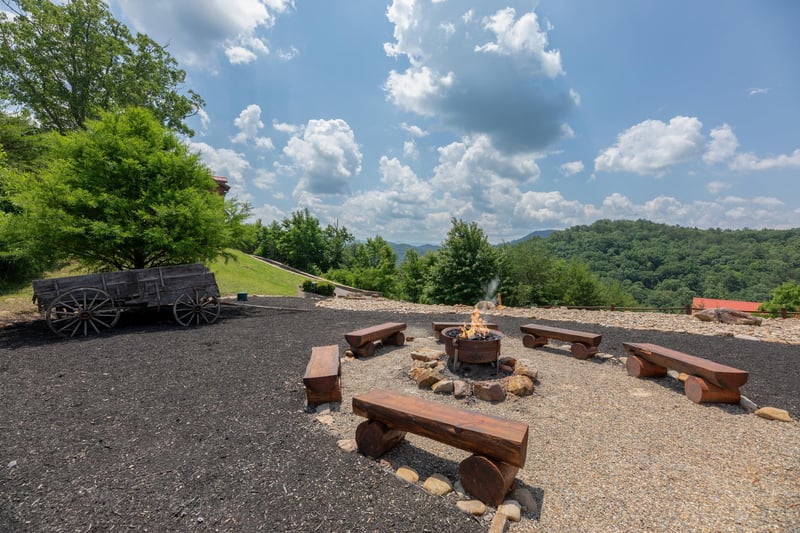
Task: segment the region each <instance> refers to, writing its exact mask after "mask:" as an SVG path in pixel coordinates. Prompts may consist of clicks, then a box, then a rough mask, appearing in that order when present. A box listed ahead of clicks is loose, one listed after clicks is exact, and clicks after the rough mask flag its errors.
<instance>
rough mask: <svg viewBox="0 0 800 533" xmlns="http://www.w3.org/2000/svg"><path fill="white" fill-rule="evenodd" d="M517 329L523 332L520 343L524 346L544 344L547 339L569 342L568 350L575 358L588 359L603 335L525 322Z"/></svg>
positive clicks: (531, 346) (530, 346) (594, 351)
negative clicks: (570, 344) (570, 345)
mask: <svg viewBox="0 0 800 533" xmlns="http://www.w3.org/2000/svg"><path fill="white" fill-rule="evenodd" d="M519 329H520V331H521V332H522V333H525V335H524V336H523V337H522V344H523V345H524V346H525V347H526V348H538V347H539V346H544V345H545V344H547V341H548V340H549V339H556V340H559V341H563V342H571V343H572V347H571V348H570V351H571V352H572V355H573V356H574V357H575V358H576V359H589V358H590V357H592V356H593V355H594V354H596V353H597V349H598V348H597V347H598V346H600V341H601V340H603V336H602V335H600V334H599V333H587V332H585V331H575V330H572V329H564V328H554V327H552V326H542V325H540V324H525V325H524V326H520V327H519Z"/></svg>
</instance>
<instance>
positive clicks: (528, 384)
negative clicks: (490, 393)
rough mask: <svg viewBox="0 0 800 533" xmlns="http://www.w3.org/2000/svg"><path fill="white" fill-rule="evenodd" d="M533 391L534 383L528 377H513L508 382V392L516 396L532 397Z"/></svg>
mask: <svg viewBox="0 0 800 533" xmlns="http://www.w3.org/2000/svg"><path fill="white" fill-rule="evenodd" d="M533 389H534V387H533V381H531V378H529V377H528V376H511V377H509V378H508V381H506V390H507V391H508V392H509V394H513V395H514V396H530V395H531V394H533Z"/></svg>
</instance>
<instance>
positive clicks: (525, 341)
mask: <svg viewBox="0 0 800 533" xmlns="http://www.w3.org/2000/svg"><path fill="white" fill-rule="evenodd" d="M545 344H547V337H536V336H534V335H530V334H528V333H526V334H525V335H523V336H522V345H523V346H525V347H526V348H538V347H540V346H544V345H545Z"/></svg>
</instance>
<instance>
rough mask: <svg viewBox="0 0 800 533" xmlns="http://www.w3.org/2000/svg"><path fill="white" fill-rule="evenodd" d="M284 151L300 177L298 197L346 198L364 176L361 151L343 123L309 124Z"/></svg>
mask: <svg viewBox="0 0 800 533" xmlns="http://www.w3.org/2000/svg"><path fill="white" fill-rule="evenodd" d="M299 130H300V131H298V132H297V133H295V134H294V135H293V136H292V137H291V138H290V139H289V141H288V142H287V144H286V147H285V148H284V149H283V153H284V155H285V156H286V157H287V158H288V159H289V161H290V164H289V168H290V169H292V170H293V171H294V173H296V174H297V175H299V176H300V181H299V182H298V185H297V188H296V189H295V195H297V194H299V193H301V192H307V193H310V194H312V195H316V194H345V193H347V192H349V188H350V182H351V180H352V178H353V177H354V176H355V175H357V174H359V173H360V172H361V158H362V155H361V150H360V149H359V147H358V144H357V143H356V140H355V135H354V134H353V130H352V129H350V125H349V124H348V123H347V122H346V121H344V120H342V119H333V120H309V121H308V123H307V124H306V125H305V126H303V127H301V128H299Z"/></svg>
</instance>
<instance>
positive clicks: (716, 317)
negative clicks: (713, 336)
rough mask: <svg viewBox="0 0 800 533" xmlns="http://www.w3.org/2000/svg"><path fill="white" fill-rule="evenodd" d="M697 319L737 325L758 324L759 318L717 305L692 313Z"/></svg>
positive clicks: (759, 323) (759, 322)
mask: <svg viewBox="0 0 800 533" xmlns="http://www.w3.org/2000/svg"><path fill="white" fill-rule="evenodd" d="M694 316H695V317H697V319H698V320H702V321H704V322H722V323H723V324H736V325H739V326H760V325H761V319H760V318H758V317H754V316H752V315H750V314H748V313H745V312H743V311H737V310H735V309H728V308H725V307H718V308H712V309H703V310H702V311H697V312H695V314H694Z"/></svg>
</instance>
